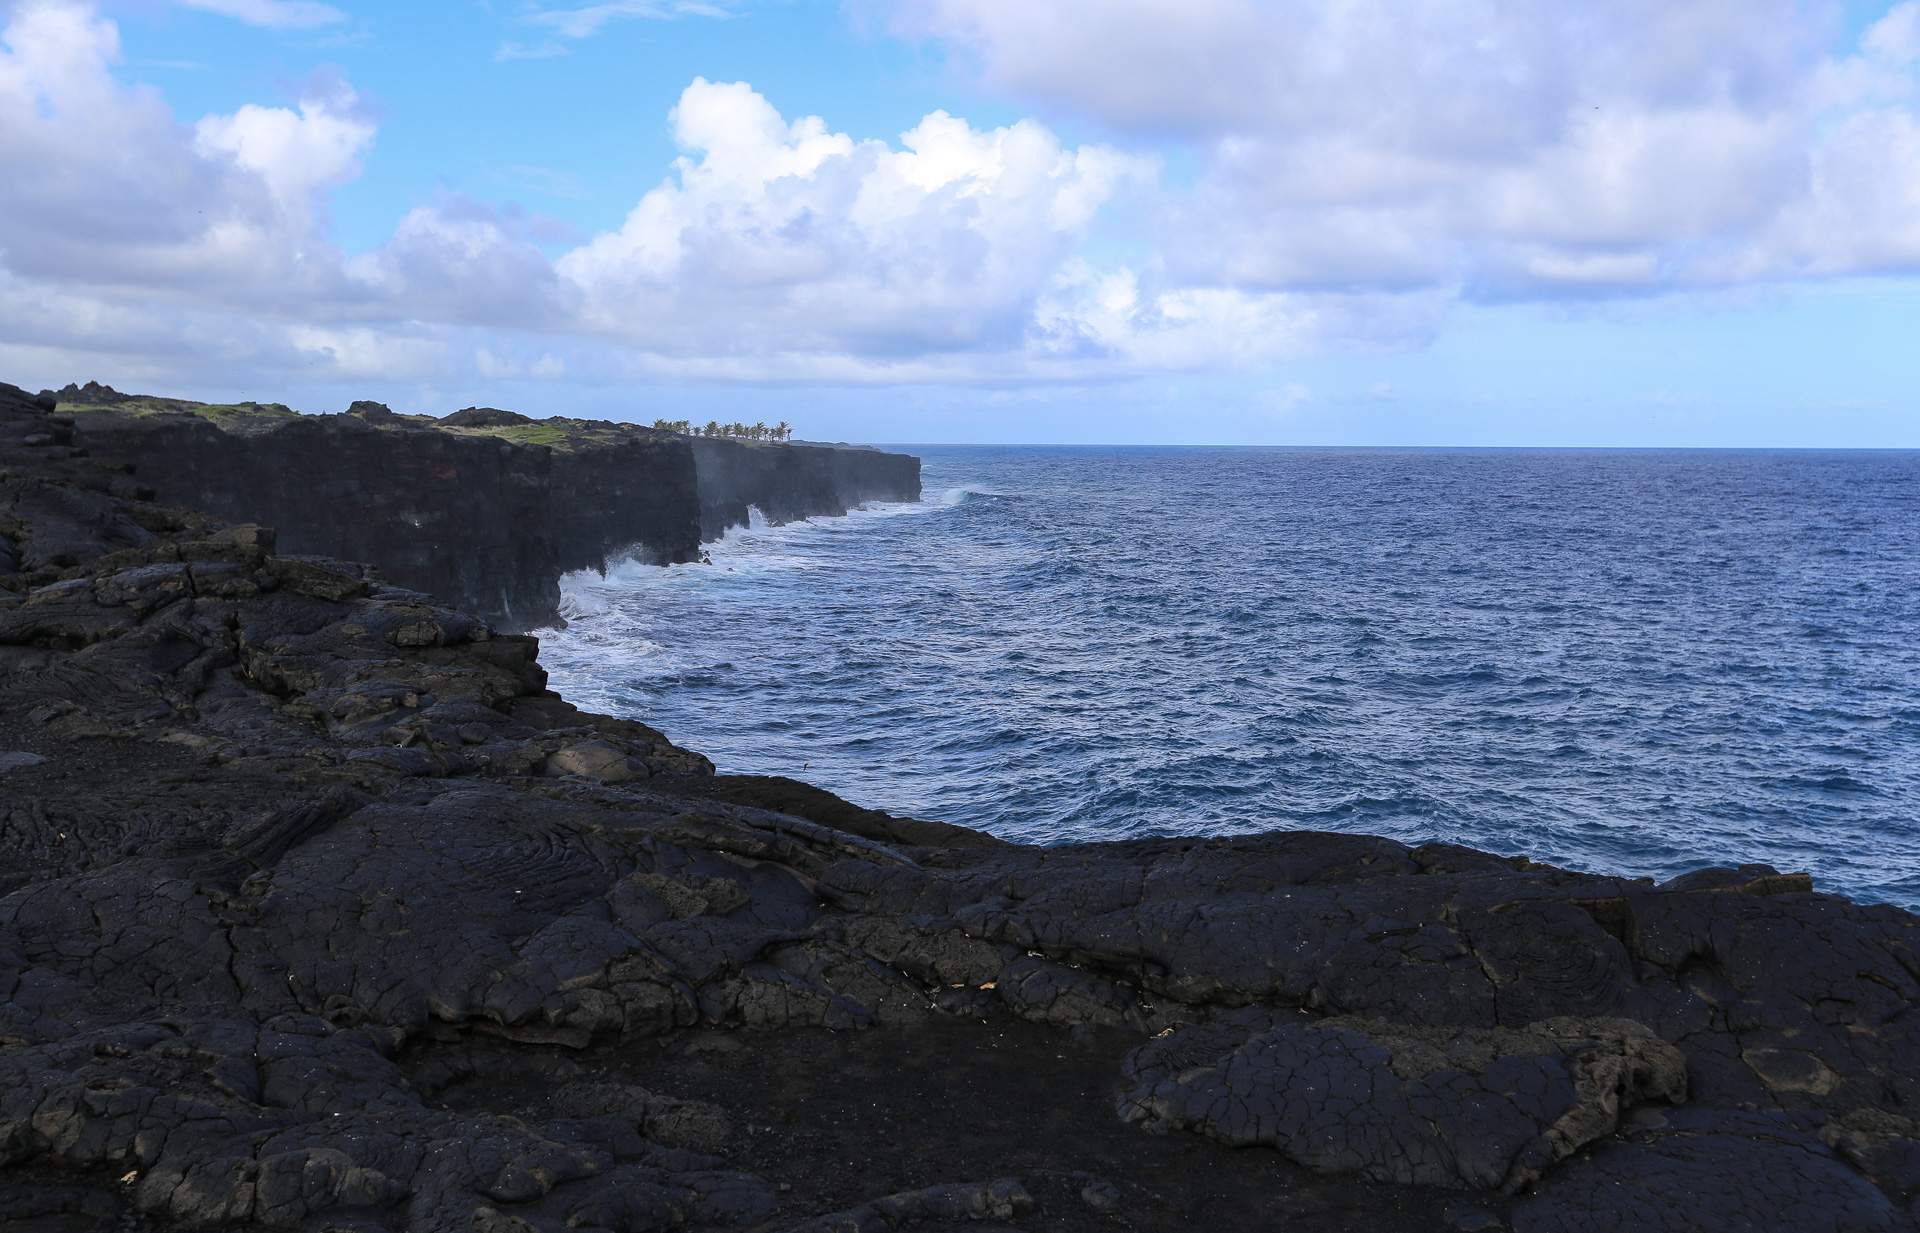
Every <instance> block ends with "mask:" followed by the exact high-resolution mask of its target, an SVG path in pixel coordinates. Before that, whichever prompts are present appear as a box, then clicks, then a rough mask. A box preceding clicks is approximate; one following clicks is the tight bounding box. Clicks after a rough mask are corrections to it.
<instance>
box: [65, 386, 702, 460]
mask: <svg viewBox="0 0 1920 1233" xmlns="http://www.w3.org/2000/svg"><path fill="white" fill-rule="evenodd" d="M60 410H62V411H69V412H72V411H105V412H110V413H112V414H114V415H126V416H131V417H133V418H135V419H145V418H148V417H151V416H156V415H197V416H199V417H200V418H201V419H203V420H206V421H208V422H209V423H212V424H215V425H218V426H219V427H220V428H222V429H224V430H227V431H232V432H241V433H245V432H248V431H259V430H262V429H267V428H271V427H273V426H274V425H276V424H279V423H285V422H288V421H292V420H297V419H305V418H309V417H307V416H305V415H303V414H302V413H301V412H298V411H295V410H293V409H292V408H291V407H288V406H287V405H286V404H284V403H277V402H268V403H259V402H241V403H217V404H216V403H201V402H189V401H187V400H185V399H181V398H134V399H129V400H128V401H126V402H123V403H117V404H115V405H112V406H90V405H84V404H81V403H61V404H60ZM399 419H400V421H401V422H400V423H398V424H389V425H386V427H391V428H399V427H403V426H404V427H407V428H438V429H439V430H440V431H441V432H447V433H453V434H456V435H458V436H463V437H498V438H500V439H502V440H505V441H512V442H515V443H516V444H520V445H545V446H549V447H551V448H553V449H557V450H562V451H573V450H582V449H592V448H594V447H596V446H606V445H616V444H619V443H620V442H623V441H630V440H632V439H633V438H635V437H646V436H650V435H653V434H654V430H653V429H651V428H646V427H642V426H641V425H639V424H611V423H607V422H604V421H601V420H577V419H571V418H568V417H565V416H556V417H554V418H553V419H547V420H536V421H535V422H534V423H531V424H515V425H512V426H510V427H504V428H450V427H442V426H441V424H440V421H439V420H437V419H435V418H434V417H433V416H431V415H402V416H400V417H399ZM659 435H663V436H664V435H666V434H664V433H663V434H659Z"/></svg>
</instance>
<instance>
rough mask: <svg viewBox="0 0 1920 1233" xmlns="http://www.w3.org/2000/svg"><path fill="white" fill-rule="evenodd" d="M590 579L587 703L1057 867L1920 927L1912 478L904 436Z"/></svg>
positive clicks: (1538, 458) (576, 693)
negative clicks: (866, 463) (1153, 845)
mask: <svg viewBox="0 0 1920 1233" xmlns="http://www.w3.org/2000/svg"><path fill="white" fill-rule="evenodd" d="M888 448H894V449H901V450H905V451H906V452H910V453H914V454H917V455H919V456H920V457H921V458H922V459H923V460H924V464H925V467H924V485H925V492H926V497H925V500H924V501H923V502H921V503H919V504H914V505H875V506H871V507H869V508H867V509H864V510H860V511H855V512H854V513H852V514H851V515H849V516H848V517H846V518H823V519H817V520H814V521H811V522H804V523H796V524H790V525H788V526H784V527H769V526H764V525H761V524H760V522H759V520H758V519H756V524H755V525H754V526H753V527H751V528H746V529H740V530H735V531H732V532H729V533H728V535H727V537H726V539H725V540H723V541H721V542H719V543H716V544H714V545H711V548H710V555H711V558H712V564H710V565H678V566H673V567H670V568H665V569H662V568H658V567H653V566H645V565H637V564H626V565H621V566H618V567H616V568H614V569H612V570H611V571H610V572H609V573H608V574H607V576H605V577H604V578H602V577H600V576H598V575H596V574H591V573H589V574H584V575H574V576H570V577H569V578H568V579H567V580H566V581H565V584H564V590H565V595H566V600H565V606H564V611H565V612H566V613H567V616H568V619H569V625H568V627H567V628H566V629H565V630H560V631H554V630H548V631H542V634H543V639H544V649H543V651H542V660H543V662H545V663H546V664H547V666H548V668H549V669H550V670H551V671H552V675H553V685H554V688H556V689H559V690H561V691H562V692H563V693H565V694H566V695H567V696H568V697H569V698H570V699H573V700H574V701H576V702H578V703H579V704H580V705H582V706H585V707H587V708H589V709H596V710H602V711H606V712H609V713H613V714H620V715H628V716H632V717H636V718H639V719H642V720H644V721H646V722H647V723H650V724H653V725H655V726H656V727H659V728H661V729H662V730H664V731H665V732H666V733H667V734H668V735H669V736H670V737H672V738H673V739H674V740H675V741H677V742H679V743H680V744H683V745H686V746H689V747H691V748H694V749H698V750H701V751H702V752H704V753H706V754H707V755H709V756H710V757H712V758H713V760H714V761H715V762H716V763H717V764H719V766H720V768H721V770H722V771H725V772H735V773H750V774H777V775H791V776H794V777H796V778H800V779H805V780H807V781H809V782H811V783H816V784H819V785H821V786H822V787H826V788H829V789H831V790H833V791H835V792H837V793H839V794H840V795H842V796H844V797H846V798H847V799H849V800H852V801H854V802H856V803H858V804H861V805H866V806H871V807H874V808H879V809H885V810H887V811H889V812H892V813H898V814H910V815H914V816H918V817H927V818H937V819H940V820H943V821H947V822H955V823H960V824H962V825H966V826H971V827H977V828H979V829H981V830H986V831H990V832H992V833H994V834H996V835H1000V836H1003V837H1005V838H1008V839H1015V840H1022V841H1028V842H1036V843H1058V842H1066V841H1074V840H1093V839H1116V838H1124V837H1134V836H1143V835H1166V834H1182V835H1215V834H1225V833H1234V832H1249V831H1259V830H1273V829H1313V830H1335V831H1353V832H1364V833H1368V834H1377V835H1389V836H1392V837H1394V838H1397V839H1400V840H1403V841H1405V842H1407V843H1410V844H1412V843H1424V842H1427V841H1431V840H1444V841H1447V842H1452V843H1460V844H1466V845H1469V846H1472V847H1476V848H1482V849H1486V850H1490V851H1494V852H1500V853H1504V854H1524V855H1526V856H1529V857H1532V858H1533V859H1535V860H1541V861H1546V862H1550V863H1553V864H1558V865H1565V866H1569V867H1574V868H1580V869H1585V870H1592V871H1598V872H1607V873H1619V874H1625V875H1631V876H1640V875H1648V876H1652V877H1655V878H1662V879H1664V878H1667V877H1671V876H1673V875H1674V874H1678V873H1681V872H1684V871H1686V870H1689V869H1696V868H1699V867H1701V866H1704V865H1712V864H1740V863H1745V862H1750V861H1761V862H1766V863H1769V864H1772V865H1775V866H1777V867H1778V868H1780V869H1781V870H1809V871H1811V872H1812V873H1813V875H1814V878H1815V886H1816V888H1818V889H1822V890H1830V891H1836V892H1839V893H1842V894H1846V895H1850V896H1853V897H1855V898H1857V899H1861V900H1865V901H1879V902H1892V903H1898V904H1902V905H1904V906H1908V907H1920V452H1911V451H1898V452H1894V451H1860V452H1850V451H1848V452H1842V451H1835V452H1809V451H1628V450H1618V451H1616V450H1391V449H1367V450H1360V449H1352V450H1347V449H1171V448H1160V447H1155V448H1096V447H1061V448H1045V447H1031V446H1020V447H973V446H895V447H888Z"/></svg>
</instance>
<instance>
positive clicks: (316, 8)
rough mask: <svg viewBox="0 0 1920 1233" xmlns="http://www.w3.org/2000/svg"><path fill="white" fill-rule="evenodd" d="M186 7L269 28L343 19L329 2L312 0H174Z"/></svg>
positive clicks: (297, 27) (298, 27) (308, 25)
mask: <svg viewBox="0 0 1920 1233" xmlns="http://www.w3.org/2000/svg"><path fill="white" fill-rule="evenodd" d="M177 2H178V3H180V4H182V5H184V6H186V7H187V8H190V9H200V10H201V11H202V12H207V13H218V14H220V15H221V16H222V17H235V18H238V19H239V20H241V21H244V22H246V23H247V24H248V25H250V26H266V27H268V28H269V29H295V30H305V29H311V28H312V27H314V26H330V25H333V24H334V23H335V22H342V21H345V20H347V15H346V14H345V13H342V12H341V11H340V10H339V9H336V8H334V7H333V6H332V5H330V4H319V3H315V2H314V0H177Z"/></svg>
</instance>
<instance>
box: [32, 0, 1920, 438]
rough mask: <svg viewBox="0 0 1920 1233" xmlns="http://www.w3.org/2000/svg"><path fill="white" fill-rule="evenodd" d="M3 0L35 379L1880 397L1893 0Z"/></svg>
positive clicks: (1162, 412)
mask: <svg viewBox="0 0 1920 1233" xmlns="http://www.w3.org/2000/svg"><path fill="white" fill-rule="evenodd" d="M0 16H3V17H4V22H5V26H4V32H3V33H0V164H4V166H5V171H6V174H7V176H8V178H9V182H10V183H11V184H16V185H22V186H23V187H22V188H21V189H19V190H18V191H13V192H9V194H7V195H6V197H5V198H3V199H0V282H4V283H5V287H4V292H5V294H4V295H0V379H6V380H11V381H13V382H15V383H18V384H22V385H27V386H29V387H32V388H38V387H40V386H42V385H58V384H63V383H65V382H66V381H68V380H87V379H89V378H97V379H101V380H107V381H110V382H112V383H114V384H116V385H120V386H122V387H123V388H137V389H142V390H151V391H154V392H165V393H177V394H184V395H189V396H195V397H202V398H208V399H223V400H224V399H230V398H236V397H252V398H259V399H277V400H281V401H286V402H289V403H291V404H292V405H294V406H296V407H300V408H301V409H304V410H314V411H323V410H337V409H340V408H341V407H344V406H345V405H346V403H347V402H349V401H351V400H352V399H354V398H359V397H374V398H379V399H381V400H383V401H386V402H388V403H390V404H391V405H393V406H395V407H396V408H401V409H406V410H419V411H429V412H433V413H445V412H447V411H451V410H454V409H457V408H458V407H462V406H466V405H470V404H472V403H483V404H491V405H498V406H508V407H513V408H516V409H519V410H523V411H526V412H529V413H532V414H556V413H568V414H590V415H603V416H611V417H615V418H633V419H640V420H650V419H652V418H654V417H655V416H657V415H658V416H666V417H668V418H695V419H707V418H719V419H723V420H728V419H740V418H745V419H748V420H753V419H767V420H776V419H786V420H789V421H791V422H793V423H794V424H795V425H796V426H797V428H798V429H799V430H800V432H801V434H802V435H806V436H815V437H829V438H844V439H861V440H889V441H908V440H912V441H934V440H945V441H1101V442H1115V441H1132V442H1180V443H1205V442H1218V443H1298V444H1343V443H1345V444H1422V445H1469V444H1495V445H1688V446H1696V445H1727V446H1746V445H1787V446H1901V447H1915V446H1920V360H1916V359H1915V358H1914V357H1915V356H1916V355H1920V346H1916V345H1915V336H1916V326H1920V280H1917V279H1916V275H1917V274H1920V118H1917V117H1920V111H1917V110H1916V103H1917V96H1916V79H1915V66H1916V62H1917V61H1920V17H1916V12H1915V6H1914V4H1913V3H1903V4H1888V3H1884V2H1874V3H1868V2H1865V0H1849V2H1848V3H1845V4H1830V5H1823V4H1817V3H1804V2H1796V0H1740V2H1739V3H1731V2H1726V3H1723V2H1721V0H1676V2H1674V3H1668V4H1662V5H1650V4H1646V3H1644V2H1642V0H1568V2H1567V3H1565V4H1563V5H1557V6H1540V5H1538V4H1537V3H1533V2H1532V0H1395V2H1394V3H1388V2H1387V0H1359V2H1353V0H1346V2H1343V3H1334V2H1333V0H1100V2H1099V3H1095V2H1093V0H1029V2H1027V3H1023V4H1022V5H1018V6H1014V5H1008V4H1005V3H1002V2H1001V0H854V2H852V3H848V4H833V3H822V2H818V0H788V2H784V3H760V2H756V0H697V2H695V0H610V2H606V3H587V2H575V3H558V4H535V3H521V2H519V0H498V2H495V3H477V2H472V0H425V2H417V3H412V4H408V5H405V6H398V5H372V4H363V3H355V2H354V0H329V2H328V3H317V2H314V0H179V2H168V0H125V2H120V3H111V2H105V0H103V2H101V3H85V2H84V0H16V2H15V3H12V4H6V5H0ZM809 117H818V119H817V120H810V119H809ZM676 160H681V161H680V162H678V163H676Z"/></svg>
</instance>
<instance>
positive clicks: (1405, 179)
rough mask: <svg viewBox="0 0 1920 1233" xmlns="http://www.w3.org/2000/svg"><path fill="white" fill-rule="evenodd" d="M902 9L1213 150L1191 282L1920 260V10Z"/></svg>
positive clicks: (1187, 254) (1059, 3)
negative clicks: (1852, 30)
mask: <svg viewBox="0 0 1920 1233" xmlns="http://www.w3.org/2000/svg"><path fill="white" fill-rule="evenodd" d="M1837 17H1838V12H1837V8H1836V7H1835V6H1826V5H1820V4H1812V3H1806V2H1804V0H1670V2H1659V0H1562V2H1561V3H1556V4H1538V3H1534V2H1533V0H1265V2H1257V0H1101V2H1098V3H1095V2H1091V0H1031V2H1030V3H1025V4H1021V5H1018V6H1012V5H1005V4H1001V3H998V2H997V0H903V3H902V4H901V5H900V6H899V7H898V8H897V9H896V10H895V11H894V13H893V22H894V26H895V29H896V30H898V31H899V32H901V33H904V34H907V35H909V36H911V37H916V38H921V39H930V40H935V41H937V42H939V43H940V44H942V45H944V46H945V47H947V48H948V49H950V50H951V51H952V52H954V53H955V54H956V55H957V57H958V58H959V59H960V60H961V61H962V62H963V63H965V64H967V65H968V66H970V68H971V70H972V71H973V72H974V73H975V74H976V75H977V76H978V78H979V79H980V80H981V81H983V82H984V83H986V84H988V85H990V86H991V87H992V88H995V89H997V90H1001V91H1005V92H1009V93H1012V94H1014V95H1016V96H1018V97H1021V98H1024V99H1026V100H1028V101H1030V102H1032V103H1034V104H1036V105H1039V106H1041V107H1044V108H1048V109H1052V110H1056V111H1060V112H1064V113H1069V114H1073V115H1076V116H1081V117H1088V118H1092V119H1094V120H1097V121H1099V122H1100V123H1102V124H1104V125H1106V126H1108V127H1110V128H1111V129H1112V130H1113V131H1114V132H1115V133H1116V134H1118V135H1121V136H1122V137H1123V138H1134V139H1150V140H1172V141H1178V142H1182V143H1186V144H1188V145H1190V146H1191V147H1193V148H1194V149H1195V150H1196V151H1197V152H1198V154H1199V156H1200V160H1201V166H1202V170H1201V173H1200V175H1199V177H1198V182H1197V183H1196V184H1195V186H1194V187H1193V188H1192V190H1191V191H1188V192H1183V193H1177V194H1170V195H1168V197H1167V198H1166V200H1165V201H1164V202H1163V214H1162V228H1161V233H1160V234H1161V247H1162V251H1163V253H1164V255H1165V259H1166V262H1167V270H1168V275H1169V277H1171V278H1173V279H1176V280H1178V281H1181V282H1185V283H1189V284H1192V285H1206V286H1221V287H1237V288H1242V289H1282V288H1285V289H1294V290H1302V289H1312V288H1338V289H1344V290H1348V291H1363V290H1369V289H1410V288H1420V287H1431V288H1444V289H1446V290H1448V291H1449V293H1451V294H1458V295H1465V296H1470V297H1474V298H1481V299H1502V298H1508V299H1511V298H1533V297H1566V296H1591V295H1618V294H1645V293H1648V292H1655V291H1661V290H1667V289H1675V288H1692V287H1719V286H1728V285H1734V284H1740V283H1746V282H1753V281H1758V280H1766V279H1781V278H1796V277H1806V276H1821V275H1832V274H1846V273H1884V272H1890V271H1897V272H1906V271H1911V270H1913V269H1914V268H1915V267H1916V265H1920V209H1917V208H1916V207H1917V206H1920V158H1916V153H1920V145H1917V144H1916V140H1917V138H1920V127H1917V126H1916V114H1915V110H1914V102H1915V76H1914V69H1915V60H1916V55H1917V54H1920V22H1917V19H1916V6H1915V5H1914V4H1913V3H1911V2H1908V3H1901V4H1898V5H1895V6H1894V7H1893V8H1892V9H1891V10H1890V11H1889V12H1888V13H1887V14H1886V15H1885V16H1884V17H1883V18H1882V19H1881V20H1880V21H1878V22H1877V23H1876V24H1874V25H1873V26H1872V27H1871V28H1870V29H1869V30H1868V31H1867V32H1866V34H1865V36H1864V37H1863V38H1862V39H1861V40H1860V41H1859V44H1858V46H1857V47H1854V48H1852V49H1849V50H1848V51H1847V52H1845V53H1843V54H1838V55H1835V54H1833V53H1832V52H1831V51H1830V48H1831V47H1832V46H1833V44H1834V42H1835V40H1836V36H1837V30H1836V28H1835V22H1836V21H1837Z"/></svg>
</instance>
